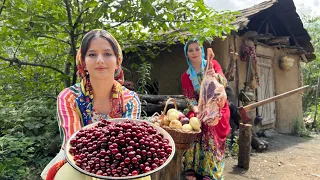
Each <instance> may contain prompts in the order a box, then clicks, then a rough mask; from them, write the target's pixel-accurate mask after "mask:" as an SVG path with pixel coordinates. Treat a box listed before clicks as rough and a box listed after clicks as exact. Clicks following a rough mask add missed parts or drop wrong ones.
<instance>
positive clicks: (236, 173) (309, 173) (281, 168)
mask: <svg viewBox="0 0 320 180" xmlns="http://www.w3.org/2000/svg"><path fill="white" fill-rule="evenodd" d="M311 136H312V137H311V138H307V137H296V136H289V135H282V134H277V133H274V134H273V135H272V136H271V137H269V138H267V139H266V140H267V141H268V142H269V148H268V150H267V151H265V152H263V153H258V152H255V151H254V150H253V151H252V155H251V158H250V169H249V170H248V171H245V170H243V169H240V168H238V167H237V159H236V158H232V157H228V158H226V162H225V171H224V179H225V180H238V179H239V180H246V179H254V180H261V179H273V180H320V135H317V134H313V135H311Z"/></svg>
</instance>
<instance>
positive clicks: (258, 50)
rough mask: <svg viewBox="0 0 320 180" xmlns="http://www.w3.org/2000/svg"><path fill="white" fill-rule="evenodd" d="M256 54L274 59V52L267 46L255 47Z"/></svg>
mask: <svg viewBox="0 0 320 180" xmlns="http://www.w3.org/2000/svg"><path fill="white" fill-rule="evenodd" d="M256 53H257V56H259V55H263V56H266V57H270V58H272V59H273V58H274V56H275V55H274V50H273V48H271V47H269V46H262V45H260V44H259V45H257V47H256Z"/></svg>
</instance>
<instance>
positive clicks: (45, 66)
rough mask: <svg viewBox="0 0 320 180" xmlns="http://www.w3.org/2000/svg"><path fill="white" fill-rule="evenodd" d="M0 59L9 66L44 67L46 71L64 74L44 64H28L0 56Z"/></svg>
mask: <svg viewBox="0 0 320 180" xmlns="http://www.w3.org/2000/svg"><path fill="white" fill-rule="evenodd" d="M0 59H2V60H4V61H8V62H10V64H13V63H16V64H18V65H19V66H35V67H44V68H48V69H52V70H54V71H57V72H59V73H61V74H64V72H62V71H61V70H59V69H58V68H55V67H52V66H48V65H44V64H37V63H29V62H24V61H21V60H19V59H17V58H14V59H8V58H5V57H2V56H0Z"/></svg>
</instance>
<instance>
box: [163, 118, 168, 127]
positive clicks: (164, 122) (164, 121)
mask: <svg viewBox="0 0 320 180" xmlns="http://www.w3.org/2000/svg"><path fill="white" fill-rule="evenodd" d="M169 124H170V121H169V120H168V116H164V117H163V125H165V126H169Z"/></svg>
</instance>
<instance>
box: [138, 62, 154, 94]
mask: <svg viewBox="0 0 320 180" xmlns="http://www.w3.org/2000/svg"><path fill="white" fill-rule="evenodd" d="M151 67H152V64H151V63H150V62H143V63H142V64H141V65H140V66H139V68H138V71H137V72H138V74H139V77H140V78H139V80H138V84H139V87H138V91H137V92H138V93H139V94H149V93H150V92H149V91H148V89H147V86H148V85H149V82H150V81H151Z"/></svg>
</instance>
